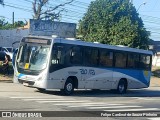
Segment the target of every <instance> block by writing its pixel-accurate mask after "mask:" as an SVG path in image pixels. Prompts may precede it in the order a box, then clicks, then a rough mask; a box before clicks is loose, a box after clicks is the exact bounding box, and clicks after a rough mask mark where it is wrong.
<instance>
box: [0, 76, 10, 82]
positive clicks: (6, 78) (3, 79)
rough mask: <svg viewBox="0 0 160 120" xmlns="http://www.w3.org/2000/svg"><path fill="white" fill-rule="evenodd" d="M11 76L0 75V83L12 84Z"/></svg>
mask: <svg viewBox="0 0 160 120" xmlns="http://www.w3.org/2000/svg"><path fill="white" fill-rule="evenodd" d="M12 79H13V75H9V76H5V77H3V75H0V82H12Z"/></svg>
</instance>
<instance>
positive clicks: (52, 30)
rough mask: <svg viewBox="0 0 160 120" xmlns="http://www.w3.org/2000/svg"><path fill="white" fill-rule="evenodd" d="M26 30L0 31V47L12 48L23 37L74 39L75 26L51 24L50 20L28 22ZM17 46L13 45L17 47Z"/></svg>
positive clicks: (58, 23)
mask: <svg viewBox="0 0 160 120" xmlns="http://www.w3.org/2000/svg"><path fill="white" fill-rule="evenodd" d="M27 27H28V29H24V30H23V28H21V29H14V30H0V47H2V46H4V47H12V43H13V42H15V41H20V40H21V39H22V37H23V36H28V35H36V36H52V35H57V36H58V37H62V38H75V36H76V24H74V23H65V22H53V21H50V20H47V21H43V20H32V19H31V20H30V21H29V24H28V25H27ZM18 45H19V44H15V47H18Z"/></svg>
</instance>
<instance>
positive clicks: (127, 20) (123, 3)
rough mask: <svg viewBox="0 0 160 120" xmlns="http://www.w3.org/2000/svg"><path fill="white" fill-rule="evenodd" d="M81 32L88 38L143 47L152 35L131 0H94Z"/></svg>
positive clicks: (84, 37)
mask: <svg viewBox="0 0 160 120" xmlns="http://www.w3.org/2000/svg"><path fill="white" fill-rule="evenodd" d="M78 32H79V35H82V39H85V40H86V41H91V42H93V41H97V42H100V43H104V44H111V45H125V46H129V47H133V48H141V49H148V41H149V35H150V33H149V32H148V31H146V29H145V28H144V24H143V21H142V19H141V18H140V17H139V14H138V13H137V11H136V9H135V7H134V6H133V5H132V4H131V3H130V0H96V1H94V2H91V4H90V6H89V9H88V11H87V13H86V14H85V16H84V17H83V18H82V20H80V22H79V29H78Z"/></svg>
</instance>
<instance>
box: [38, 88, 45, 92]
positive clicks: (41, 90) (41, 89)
mask: <svg viewBox="0 0 160 120" xmlns="http://www.w3.org/2000/svg"><path fill="white" fill-rule="evenodd" d="M37 89H38V90H39V91H40V92H44V91H45V90H46V89H43V88H37Z"/></svg>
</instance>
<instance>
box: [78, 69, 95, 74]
mask: <svg viewBox="0 0 160 120" xmlns="http://www.w3.org/2000/svg"><path fill="white" fill-rule="evenodd" d="M79 70H80V72H81V74H85V75H87V74H88V75H95V71H94V70H92V69H89V70H87V69H79Z"/></svg>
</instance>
